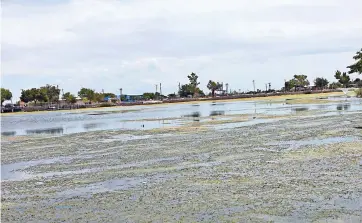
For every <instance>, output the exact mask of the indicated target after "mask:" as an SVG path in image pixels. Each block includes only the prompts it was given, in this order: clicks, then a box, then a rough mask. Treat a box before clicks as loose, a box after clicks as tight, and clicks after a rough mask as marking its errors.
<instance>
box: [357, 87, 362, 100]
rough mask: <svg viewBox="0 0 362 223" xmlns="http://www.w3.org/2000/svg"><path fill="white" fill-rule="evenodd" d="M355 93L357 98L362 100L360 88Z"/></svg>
mask: <svg viewBox="0 0 362 223" xmlns="http://www.w3.org/2000/svg"><path fill="white" fill-rule="evenodd" d="M355 92H356V96H357V97H359V98H362V88H360V89H357V90H356V91H355Z"/></svg>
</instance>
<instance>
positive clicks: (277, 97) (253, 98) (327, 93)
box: [0, 91, 344, 117]
mask: <svg viewBox="0 0 362 223" xmlns="http://www.w3.org/2000/svg"><path fill="white" fill-rule="evenodd" d="M343 95H344V93H343V92H340V91H318V92H310V93H301V92H298V93H281V94H273V95H265V94H259V95H250V96H248V97H245V95H238V96H225V97H215V98H189V99H180V100H178V99H176V100H168V101H161V103H140V102H136V103H132V102H131V103H127V104H126V103H124V104H118V105H114V106H109V107H101V106H98V107H89V108H77V109H59V110H39V111H21V112H6V113H0V117H1V116H9V115H17V114H18V115H23V114H29V113H30V114H37V113H45V112H59V111H64V112H68V111H74V112H82V111H94V110H104V109H109V108H121V107H137V106H140V107H141V106H142V107H144V106H156V105H157V106H159V105H169V104H193V103H200V102H210V101H219V102H231V101H263V100H269V101H278V100H286V99H306V98H318V97H323V96H324V97H330V96H337V97H338V96H343ZM125 110H131V109H125Z"/></svg>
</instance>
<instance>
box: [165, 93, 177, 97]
mask: <svg viewBox="0 0 362 223" xmlns="http://www.w3.org/2000/svg"><path fill="white" fill-rule="evenodd" d="M167 96H168V98H176V94H175V93H172V94H169V95H167Z"/></svg>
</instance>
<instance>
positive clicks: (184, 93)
mask: <svg viewBox="0 0 362 223" xmlns="http://www.w3.org/2000/svg"><path fill="white" fill-rule="evenodd" d="M193 93H194V92H193V91H192V87H191V86H190V85H189V84H184V85H181V88H180V91H179V95H180V96H181V97H188V96H189V95H193Z"/></svg>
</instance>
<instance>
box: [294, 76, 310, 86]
mask: <svg viewBox="0 0 362 223" xmlns="http://www.w3.org/2000/svg"><path fill="white" fill-rule="evenodd" d="M307 78H308V76H307V75H303V74H301V75H297V74H296V75H294V78H293V79H292V80H291V84H292V85H293V86H294V87H306V86H309V81H308V79H307Z"/></svg>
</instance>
